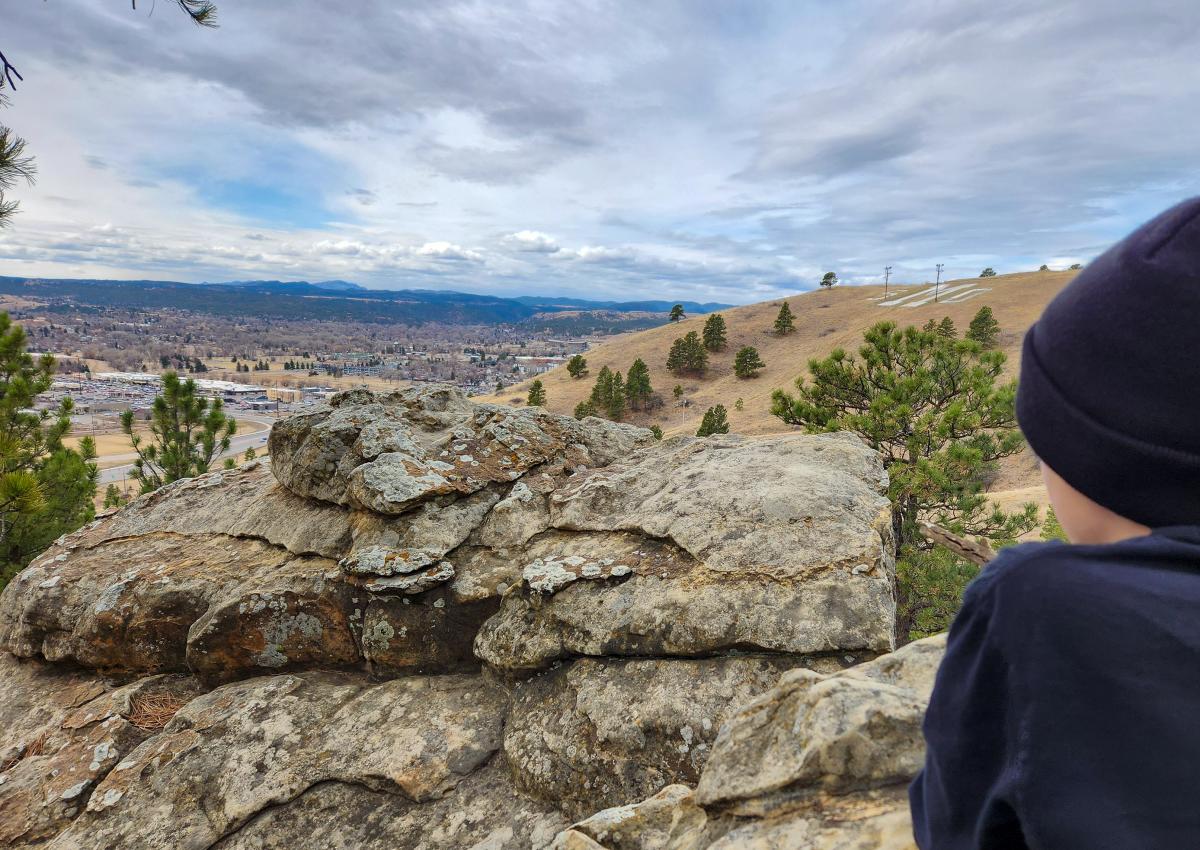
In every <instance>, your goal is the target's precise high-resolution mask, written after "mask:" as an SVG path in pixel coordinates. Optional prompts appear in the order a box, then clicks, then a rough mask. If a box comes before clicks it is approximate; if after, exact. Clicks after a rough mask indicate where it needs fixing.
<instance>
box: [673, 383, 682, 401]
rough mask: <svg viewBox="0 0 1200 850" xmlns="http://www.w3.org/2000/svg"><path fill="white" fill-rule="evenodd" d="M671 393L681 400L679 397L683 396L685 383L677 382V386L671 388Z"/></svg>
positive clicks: (677, 399)
mask: <svg viewBox="0 0 1200 850" xmlns="http://www.w3.org/2000/svg"><path fill="white" fill-rule="evenodd" d="M671 395H673V396H674V397H675V400H676V401H679V399H681V398H683V385H682V384H676V385H675V386H674V387H673V388H672V389H671Z"/></svg>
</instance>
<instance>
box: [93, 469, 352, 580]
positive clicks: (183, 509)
mask: <svg viewBox="0 0 1200 850" xmlns="http://www.w3.org/2000/svg"><path fill="white" fill-rule="evenodd" d="M350 522H351V515H350V513H349V512H348V511H346V510H344V509H342V508H337V507H334V506H332V505H329V504H325V503H322V502H315V501H312V500H309V499H302V498H300V497H299V496H296V495H295V494H294V493H292V492H291V491H290V490H288V489H287V488H285V487H283V486H282V485H280V484H279V483H278V482H277V481H276V480H275V477H274V476H273V475H272V474H271V467H270V466H269V465H268V464H266V463H264V462H263V461H260V460H259V461H251V462H250V463H246V464H242V465H241V466H240V467H237V468H236V469H232V470H225V469H222V470H217V471H215V472H210V473H208V474H206V475H201V476H199V477H198V478H185V479H183V480H181V481H176V482H174V483H172V484H168V485H167V486H165V487H163V488H161V489H160V490H157V491H155V492H153V493H148V494H147V495H145V496H141V497H140V498H138V499H135V500H134V501H133V502H132V503H130V504H129V505H127V506H126V507H125V508H124V509H123V510H120V511H118V512H116V513H115V514H113V515H112V517H111V518H110V519H108V520H107V521H104V522H101V523H97V524H96V525H95V527H94V528H93V529H91V531H92V533H91V534H87V533H85V534H83V535H82V536H81V537H80V538H79V542H80V544H82V545H95V544H97V543H100V542H102V541H105V540H116V539H119V538H125V537H138V536H141V535H145V534H152V533H155V532H172V533H174V534H199V535H208V534H224V535H226V536H229V537H252V538H257V539H260V540H263V541H266V542H267V543H271V544H273V545H275V546H280V547H282V548H284V549H287V550H288V551H289V552H292V553H293V554H296V555H304V554H310V553H311V554H316V555H324V556H325V557H327V558H339V557H341V555H342V554H343V553H344V552H345V551H347V550H348V548H349V546H350V543H351V536H352V529H351V524H350Z"/></svg>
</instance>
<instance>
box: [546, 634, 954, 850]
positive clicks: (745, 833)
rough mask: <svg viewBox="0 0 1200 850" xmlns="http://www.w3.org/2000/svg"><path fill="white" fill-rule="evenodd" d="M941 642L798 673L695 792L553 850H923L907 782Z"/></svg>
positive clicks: (602, 822)
mask: <svg viewBox="0 0 1200 850" xmlns="http://www.w3.org/2000/svg"><path fill="white" fill-rule="evenodd" d="M944 651H945V636H944V635H940V636H937V637H933V638H928V639H926V640H922V641H918V642H916V643H912V644H909V645H908V646H905V647H903V648H902V649H900V650H898V651H896V652H894V653H891V654H889V655H884V656H880V657H879V658H876V659H874V660H872V661H869V662H867V663H865V664H860V665H858V666H856V667H851V668H848V669H846V670H842V671H838V672H835V673H830V674H825V675H823V674H820V673H817V672H814V671H811V670H806V669H793V670H790V671H788V672H786V673H784V674H783V676H782V677H781V679H780V682H779V684H778V685H776V686H775V687H773V688H771V689H770V690H768V691H766V692H764V693H763V694H761V695H760V696H758V697H757V698H755V699H753V700H751V701H750V702H749V703H747V704H746V705H744V706H742V707H741V708H740V709H738V710H737V711H736V712H734V713H733V714H732V715H731V716H730V717H729V719H728V720H727V721H726V723H725V724H724V726H722V728H721V732H720V734H719V736H718V738H717V741H716V744H715V745H714V747H713V751H712V753H711V754H710V756H709V758H708V761H707V763H706V764H705V766H704V769H703V771H702V772H701V776H700V782H699V785H698V787H697V789H696V790H695V791H693V790H691V789H690V788H688V787H686V786H682V785H675V786H669V787H667V788H665V789H663V790H662V791H661V792H659V793H658V794H657V795H655V796H653V797H651V798H649V799H646V800H643V801H641V802H638V803H634V804H627V805H624V806H618V807H614V808H610V809H607V810H604V811H601V812H598V813H597V814H595V815H593V816H591V817H589V818H586V819H585V820H583V821H581V822H579V823H576V824H574V825H573V826H572V827H571V828H570V829H568V830H566V831H564V832H563V833H561V834H560V835H559V836H558V837H557V838H556V840H555V844H554V845H553V848H554V850H779V848H787V850H915V847H916V845H915V844H914V842H913V838H912V824H911V821H910V819H909V813H908V796H907V793H906V790H907V785H908V782H909V781H910V780H911V778H912V777H913V776H914V775H915V774H916V772H917V770H918V769H919V768H920V764H921V756H922V743H921V738H920V733H919V729H914V723H919V720H920V715H921V714H922V713H923V712H924V708H925V706H926V704H927V703H928V700H929V694H930V691H931V690H932V688H933V679H934V675H935V672H936V669H937V665H938V663H939V662H940V660H941V657H942V654H943V652H944Z"/></svg>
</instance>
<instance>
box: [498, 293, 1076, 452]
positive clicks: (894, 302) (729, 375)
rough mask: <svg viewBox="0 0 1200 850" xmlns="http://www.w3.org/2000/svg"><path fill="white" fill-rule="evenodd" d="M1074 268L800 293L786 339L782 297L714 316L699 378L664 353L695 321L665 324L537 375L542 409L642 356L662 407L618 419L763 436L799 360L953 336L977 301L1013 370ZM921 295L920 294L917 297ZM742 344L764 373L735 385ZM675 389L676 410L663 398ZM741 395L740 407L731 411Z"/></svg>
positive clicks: (509, 397) (699, 321)
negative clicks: (775, 397)
mask: <svg viewBox="0 0 1200 850" xmlns="http://www.w3.org/2000/svg"><path fill="white" fill-rule="evenodd" d="M1074 275H1075V272H1030V273H1025V274H1010V275H1000V276H997V277H992V278H984V279H975V278H973V279H966V280H952V281H947V282H945V283H943V284H942V287H941V295H940V299H939V302H938V303H935V302H934V301H933V300H932V290H933V288H932V287H931V286H892V287H889V288H888V295H887V297H886V298H884V297H883V287H882V286H845V287H837V288H835V289H833V290H830V291H828V292H824V291H816V292H806V293H802V294H798V295H794V296H791V297H790V298H788V299H786V300H787V301H788V303H789V304H790V305H791V308H792V312H793V313H794V314H795V316H796V331H795V332H794V333H792V334H789V335H788V336H785V337H780V336H776V335H775V333H774V332H773V330H772V325H773V324H774V321H775V316H776V314H777V313H778V312H779V305H780V303H781V302H782V300H783V299H778V300H774V301H766V302H763V303H760V304H750V305H747V306H745V307H735V308H733V309H730V310H725V311H723V314H724V316H725V321H726V324H727V326H728V333H729V345H728V347H727V348H726V349H725V350H724V351H721V352H718V353H716V354H710V355H709V369H708V373H707V374H706V375H705V376H704V377H703V378H677V377H676V376H674V375H672V374H671V373H670V372H668V371H667V368H666V360H667V352H668V351H669V350H670V348H671V343H672V341H674V340H675V338H676V337H680V336H683V334H685V333H687V332H688V331H692V330H694V331H696V332H697V333H699V332H700V331H701V330H702V329H703V327H704V321H705V317H704V316H694V317H690V318H687V319H684V320H683V321H681V322H677V323H676V324H666V325H663V326H662V327H658V328H652V329H650V330H646V331H639V332H637V333H631V334H624V335H622V336H619V337H616V338H614V339H613V340H612V341H610V342H607V343H605V344H603V345H600V346H597V347H596V348H594V349H592V350H591V351H589V352H587V354H586V357H587V361H588V369H589V370H590V371H589V374H588V375H587V376H586V377H584V378H581V379H579V380H575V379H572V378H571V377H570V375H568V374H567V370H566V369H565V368H564V367H559V368H557V369H555V370H553V371H551V372H548V373H546V374H545V375H542V376H541V379H542V383H543V384H544V385H545V387H546V394H547V405H546V406H547V407H548V408H549V409H550V410H551V411H553V412H555V413H566V414H569V413H571V412H572V411H573V410H574V409H575V405H576V404H578V403H579V402H581V401H583V400H585V399H586V398H587V397H588V395H589V394H590V392H591V388H592V383H593V381H594V380H595V375H596V373H597V372H599V371H600V369H601V367H603V366H608V367H609V368H610V369H614V370H619V371H620V372H622V373H623V374H624V373H626V372H628V370H629V364H631V363H632V362H633V361H634V360H635V359H636V358H639V357H640V358H641V359H642V360H644V361H645V362H646V365H647V366H649V368H650V377H651V382H652V383H653V385H654V389H655V390H656V391H657V392H658V393H659V394H660V395H661V396H662V397H663V399H664V405H663V407H662V408H660V409H658V410H656V411H653V412H651V413H630V414H628V418H627V421H630V422H634V423H636V424H639V425H651V424H658V425H660V426H661V427H662V429H663V431H664V432H665V433H667V434H673V433H694V432H695V430H696V428H697V427H699V424H700V418H701V417H702V416H703V414H704V411H705V410H706V409H707V408H708V407H710V406H712V405H715V404H723V405H725V407H726V408H728V410H729V422H730V427H731V430H733V431H737V432H740V433H743V434H768V433H775V432H779V431H787V430H790V428H789V426H787V425H785V424H784V423H783V422H781V421H779V420H778V419H776V418H775V417H773V416H771V415H770V404H771V392H772V390H775V389H777V388H780V387H783V388H787V389H791V388H792V386H793V381H795V379H796V377H797V376H798V375H801V374H807V372H808V361H809V360H810V359H811V358H814V357H823V356H825V355H827V354H829V352H830V351H832V350H833V349H834V348H836V347H838V346H842V347H844V348H846V349H847V350H850V351H853V350H855V349H857V347H858V346H859V344H860V343H861V342H862V332H863V330H865V329H866V328H868V327H870V326H871V325H872V324H874V323H875V322H880V321H884V320H891V321H894V322H897V323H899V324H901V325H910V324H915V325H922V324H924V323H925V322H927V321H928V320H929V319H931V318H936V319H941V318H942V317H943V316H949V317H950V318H951V319H953V320H954V323H955V325H956V326H957V327H958V330H959V332H960V333H962V332H964V331H965V330H966V328H967V324H968V323H969V322H970V321H971V317H972V316H974V315H975V313H976V311H977V310H979V308H980V307H982V306H984V305H985V304H986V305H988V306H989V307H991V308H992V310H993V311H994V312H995V314H996V318H997V320H999V322H1000V326H1001V329H1002V331H1003V335H1002V341H1001V345H1002V347H1003V349H1004V350H1005V352H1007V353H1008V355H1009V357H1010V360H1011V364H1012V367H1013V368H1014V369H1015V367H1016V365H1017V361H1018V359H1019V357H1020V344H1021V337H1022V335H1023V334H1024V332H1025V329H1026V328H1028V327H1029V325H1030V324H1032V323H1033V321H1034V320H1036V319H1037V317H1038V315H1039V314H1040V313H1041V311H1042V308H1043V307H1044V306H1045V305H1046V303H1047V302H1048V301H1049V300H1050V299H1051V298H1052V297H1053V296H1054V295H1055V294H1056V293H1057V292H1058V291H1059V290H1060V289H1061V288H1062V287H1063V286H1065V285H1066V284H1067V282H1068V281H1070V280H1071V278H1072V277H1074ZM927 290H928V294H924V295H923V294H922V293H926V291H927ZM744 345H752V346H754V347H755V348H757V349H758V351H759V354H760V355H761V356H762V359H763V360H764V361H765V362H766V364H767V368H766V369H764V370H763V371H762V372H760V373H759V376H758V377H757V378H753V379H747V380H743V379H740V378H737V377H736V376H735V375H734V374H733V355H734V352H736V351H737V350H738V349H739V348H741V347H742V346H744ZM530 383H531V381H526V382H525V383H523V384H519V385H517V386H514V387H510V388H509V389H508V390H506V391H505V392H504V393H501V394H499V395H497V396H493V397H490V398H489V399H487V400H490V401H500V402H504V403H512V402H513V400H514V399H517V398H518V397H519V398H520V399H521V400H522V401H523V400H524V398H525V395H526V394H527V392H528V389H529V384H530ZM676 384H681V385H682V386H683V389H684V391H685V395H684V398H685V399H686V400H688V401H689V402H690V405H689V406H687V407H683V406H681V405H679V404H677V403H676V402H675V400H674V399H673V398H672V396H671V389H672V388H673V387H674V386H675V385H676ZM739 398H740V399H742V402H743V409H742V410H741V411H739V410H736V409H735V402H736V401H737V400H738V399H739Z"/></svg>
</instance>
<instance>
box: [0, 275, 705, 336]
mask: <svg viewBox="0 0 1200 850" xmlns="http://www.w3.org/2000/svg"><path fill="white" fill-rule="evenodd" d="M0 294H7V295H20V296H24V297H27V298H33V299H38V300H43V301H48V302H51V303H69V304H74V305H76V306H82V307H117V308H122V309H128V310H137V309H148V310H154V309H177V310H188V311H192V312H197V313H207V314H210V315H217V316H242V317H247V318H250V317H254V318H274V319H285V320H296V321H319V320H342V321H357V322H397V323H401V324H424V323H426V322H442V323H446V324H516V323H519V322H524V321H526V320H530V319H533V318H534V317H535V316H538V315H539V314H542V315H544V314H546V313H559V312H572V311H586V310H595V311H610V312H611V311H617V312H651V313H659V312H661V313H666V312H667V311H669V310H670V308H671V305H672V304H676V303H682V304H683V306H684V310H685V311H687V312H690V313H692V314H696V313H703V312H709V311H711V310H712V309H717V308H724V307H725V306H727V305H722V304H697V303H695V302H687V301H685V302H676V301H636V302H612V301H586V300H583V299H578V298H556V297H543V296H521V297H518V298H504V297H500V296H494V295H480V294H476V293H468V292H455V291H450V290H431V289H367V288H366V287H363V286H360V285H359V284H356V283H351V282H350V281H345V280H327V281H318V282H316V283H310V282H309V281H279V280H241V281H228V282H224V283H182V282H179V281H168V280H103V279H93V278H25V277H4V276H0Z"/></svg>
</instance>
